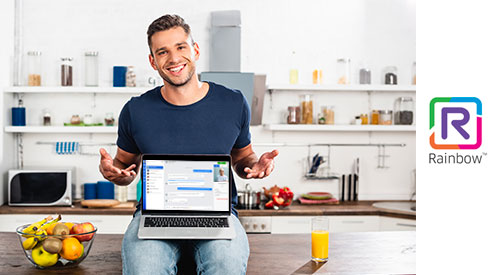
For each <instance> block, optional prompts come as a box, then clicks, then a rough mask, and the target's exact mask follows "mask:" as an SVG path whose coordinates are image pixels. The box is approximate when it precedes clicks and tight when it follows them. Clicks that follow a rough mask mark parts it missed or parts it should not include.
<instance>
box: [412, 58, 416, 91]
mask: <svg viewBox="0 0 495 275" xmlns="http://www.w3.org/2000/svg"><path fill="white" fill-rule="evenodd" d="M412 85H416V61H414V62H413V65H412Z"/></svg>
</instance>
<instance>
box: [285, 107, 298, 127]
mask: <svg viewBox="0 0 495 275" xmlns="http://www.w3.org/2000/svg"><path fill="white" fill-rule="evenodd" d="M287 110H288V111H289V115H288V116H287V123H288V124H299V123H301V108H300V107H299V106H289V107H287Z"/></svg>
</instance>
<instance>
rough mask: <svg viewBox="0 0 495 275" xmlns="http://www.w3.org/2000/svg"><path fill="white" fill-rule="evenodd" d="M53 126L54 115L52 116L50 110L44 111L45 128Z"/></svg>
mask: <svg viewBox="0 0 495 275" xmlns="http://www.w3.org/2000/svg"><path fill="white" fill-rule="evenodd" d="M50 125H52V115H51V114H50V110H48V109H43V126H50Z"/></svg>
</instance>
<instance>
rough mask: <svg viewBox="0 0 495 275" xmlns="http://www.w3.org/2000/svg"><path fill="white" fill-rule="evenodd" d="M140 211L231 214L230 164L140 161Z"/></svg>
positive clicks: (186, 161) (208, 161) (211, 161)
mask: <svg viewBox="0 0 495 275" xmlns="http://www.w3.org/2000/svg"><path fill="white" fill-rule="evenodd" d="M142 165H143V167H142V173H143V175H142V180H143V210H151V211H153V210H158V211H159V210H171V211H184V210H185V211H223V212H225V211H230V197H229V195H230V189H229V186H230V182H229V177H230V163H229V162H228V161H217V160H186V159H182V160H180V159H166V160H163V159H143V163H142Z"/></svg>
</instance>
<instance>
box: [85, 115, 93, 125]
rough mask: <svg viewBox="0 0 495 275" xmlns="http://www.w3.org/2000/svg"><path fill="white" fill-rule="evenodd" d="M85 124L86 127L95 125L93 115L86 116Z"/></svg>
mask: <svg viewBox="0 0 495 275" xmlns="http://www.w3.org/2000/svg"><path fill="white" fill-rule="evenodd" d="M83 123H84V124H85V125H91V124H93V123H94V122H93V115H92V114H85V115H84V119H83Z"/></svg>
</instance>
